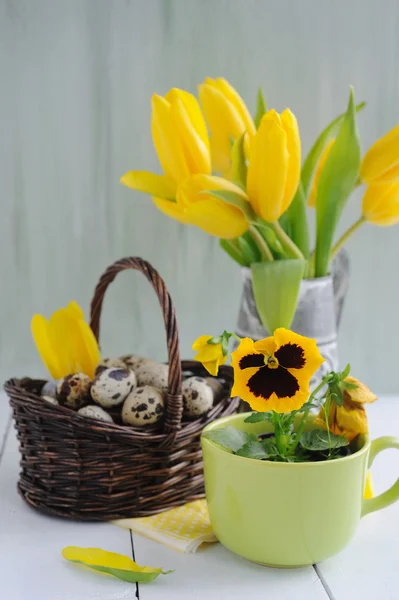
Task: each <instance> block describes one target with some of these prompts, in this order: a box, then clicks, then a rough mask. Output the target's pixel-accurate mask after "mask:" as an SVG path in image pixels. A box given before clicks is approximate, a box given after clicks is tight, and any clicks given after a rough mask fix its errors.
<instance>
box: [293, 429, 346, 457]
mask: <svg viewBox="0 0 399 600" xmlns="http://www.w3.org/2000/svg"><path fill="white" fill-rule="evenodd" d="M330 440H331V449H333V450H335V449H337V448H343V447H344V446H348V445H349V441H348V440H347V439H346V438H345V437H343V436H342V435H335V434H334V433H331V432H330ZM299 443H300V444H301V446H302V448H305V449H306V450H310V451H311V452H323V451H324V450H329V449H330V442H329V438H328V432H327V431H325V430H324V429H313V430H312V431H306V432H305V433H303V434H302V436H301V439H300V442H299Z"/></svg>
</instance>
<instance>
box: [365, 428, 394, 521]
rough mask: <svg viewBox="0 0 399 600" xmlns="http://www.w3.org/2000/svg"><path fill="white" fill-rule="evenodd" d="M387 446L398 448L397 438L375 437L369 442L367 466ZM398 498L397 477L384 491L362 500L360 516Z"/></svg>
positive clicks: (379, 508) (369, 465)
mask: <svg viewBox="0 0 399 600" xmlns="http://www.w3.org/2000/svg"><path fill="white" fill-rule="evenodd" d="M388 448H396V449H397V450H399V438H396V437H391V436H385V437H380V438H377V439H376V440H373V441H372V442H371V447H370V455H369V463H368V467H371V465H372V464H373V462H374V459H375V457H376V456H377V454H379V453H380V452H382V451H383V450H387V449H388ZM397 500H399V479H397V480H396V482H395V483H394V484H393V485H392V486H391V487H390V488H389V489H388V490H386V491H385V492H383V493H382V494H379V495H378V496H375V497H374V498H368V499H367V500H363V503H362V517H364V516H365V515H368V514H369V513H371V512H374V511H375V510H381V508H386V507H387V506H389V505H390V504H393V503H394V502H396V501H397Z"/></svg>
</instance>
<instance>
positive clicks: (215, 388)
mask: <svg viewBox="0 0 399 600" xmlns="http://www.w3.org/2000/svg"><path fill="white" fill-rule="evenodd" d="M204 381H206V382H207V384H208V385H209V386H210V387H211V388H212V392H213V399H214V400H219V398H220V397H221V396H222V394H223V382H222V381H220V379H218V378H217V377H204Z"/></svg>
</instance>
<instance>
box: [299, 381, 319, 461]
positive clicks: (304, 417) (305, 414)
mask: <svg viewBox="0 0 399 600" xmlns="http://www.w3.org/2000/svg"><path fill="white" fill-rule="evenodd" d="M325 385H326V382H325V381H324V378H323V379H322V381H321V383H320V384H319V385H318V386H317V388H316V389H315V390H314V391H313V392H312V393H311V394H310V396H309V400H308V402H307V403H308V407H307V408H306V410H305V411H304V413H303V416H302V419H301V422H300V423H299V427H298V429H297V430H296V436H295V440H294V443H293V445H292V446H291V453H294V452H295V449H296V447H297V446H298V444H299V442H300V439H301V437H302V434H303V430H304V429H305V425H306V421H307V419H308V415H309V412H310V409H311V408H312V401H313V400H314V399H315V397H316V394H317V393H318V392H320V390H321V389H322V388H323V387H324V386H325Z"/></svg>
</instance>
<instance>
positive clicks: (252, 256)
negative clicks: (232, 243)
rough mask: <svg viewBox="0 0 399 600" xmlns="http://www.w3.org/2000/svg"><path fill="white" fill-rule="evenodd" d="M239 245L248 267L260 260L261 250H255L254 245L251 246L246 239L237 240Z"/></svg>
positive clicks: (242, 237)
mask: <svg viewBox="0 0 399 600" xmlns="http://www.w3.org/2000/svg"><path fill="white" fill-rule="evenodd" d="M237 244H238V247H239V248H240V251H241V254H242V256H243V257H244V261H245V264H246V265H247V266H250V265H252V263H254V262H258V261H259V260H260V253H259V250H258V249H257V248H254V246H253V244H250V243H249V241H248V240H247V239H246V237H244V236H241V237H239V238H237Z"/></svg>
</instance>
